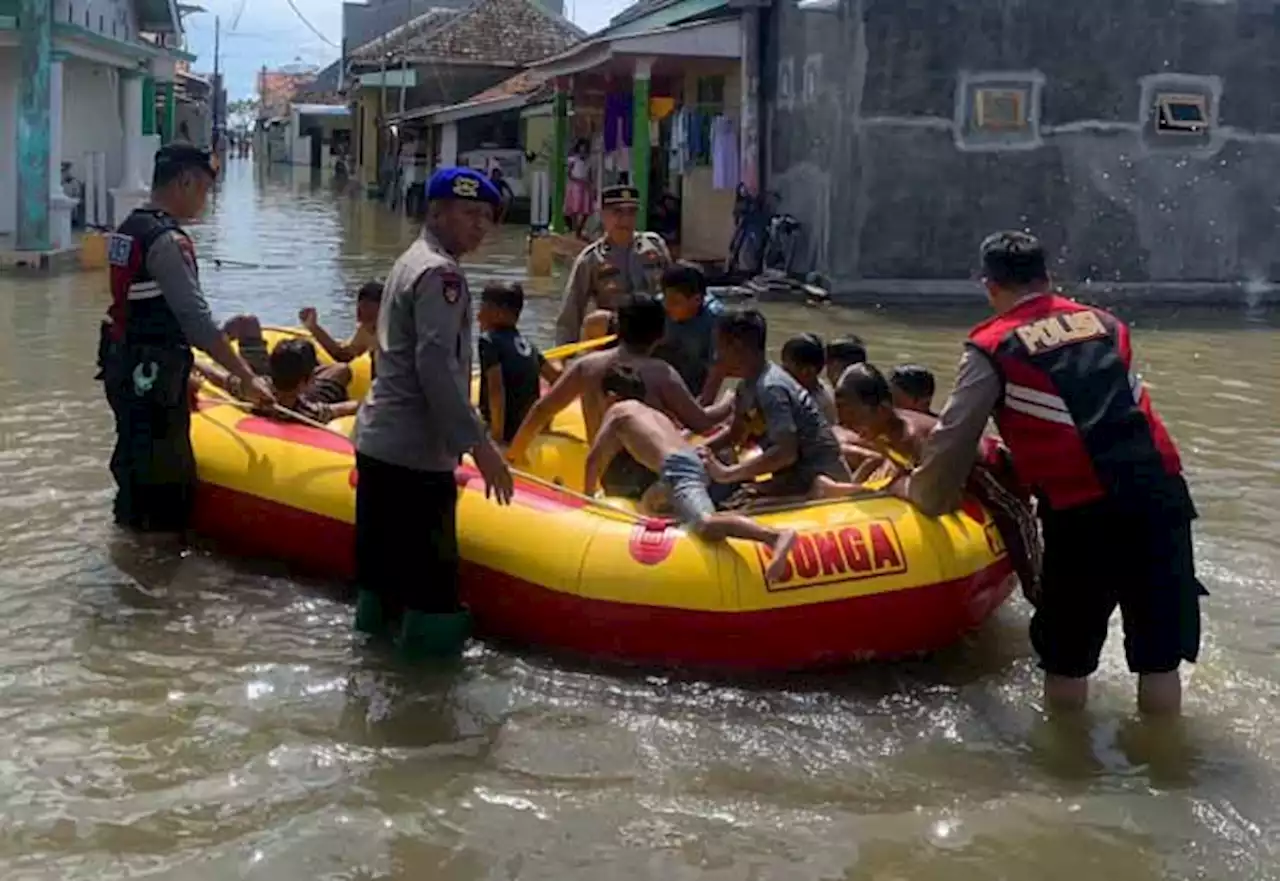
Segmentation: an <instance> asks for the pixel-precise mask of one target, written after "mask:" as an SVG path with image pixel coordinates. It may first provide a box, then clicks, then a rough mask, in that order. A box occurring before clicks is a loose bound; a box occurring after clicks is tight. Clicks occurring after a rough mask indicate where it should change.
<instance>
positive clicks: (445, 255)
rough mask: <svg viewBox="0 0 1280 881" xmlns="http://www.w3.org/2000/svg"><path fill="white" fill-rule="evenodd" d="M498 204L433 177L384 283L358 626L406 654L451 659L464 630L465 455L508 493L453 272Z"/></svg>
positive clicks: (460, 286)
mask: <svg viewBox="0 0 1280 881" xmlns="http://www.w3.org/2000/svg"><path fill="white" fill-rule="evenodd" d="M501 201H502V200H501V196H500V195H499V193H498V190H497V188H495V187H494V186H493V183H492V182H491V181H490V180H489V178H488V177H487V176H485V175H483V174H481V173H480V172H478V171H474V170H472V169H469V168H446V169H442V170H440V171H438V172H436V173H435V174H434V175H433V176H432V177H431V180H430V181H429V182H428V184H427V208H426V221H425V223H424V225H423V228H422V234H421V235H420V236H419V237H418V238H417V240H416V241H414V243H413V244H412V245H410V246H409V249H408V250H407V251H405V252H404V254H402V255H401V256H400V259H399V260H397V261H396V264H395V266H394V267H393V268H392V270H391V275H390V276H389V277H388V278H387V282H386V287H385V290H384V292H383V298H382V307H381V309H380V310H379V312H378V324H377V364H378V375H377V378H376V379H375V380H374V382H373V388H372V389H370V391H369V396H368V397H367V398H366V399H365V403H364V406H363V407H361V408H360V414H359V417H358V419H357V422H356V471H357V478H356V580H357V582H358V587H359V596H358V599H357V604H356V621H355V624H356V628H357V629H358V630H360V631H362V632H365V633H370V634H384V633H387V634H393V635H395V638H396V640H397V643H398V645H399V646H400V648H401V650H402V651H403V652H405V653H406V654H407V655H409V656H410V657H428V656H436V657H440V656H444V657H448V656H453V655H456V654H458V653H459V652H461V650H462V647H463V645H464V643H465V641H466V639H467V637H468V635H469V634H470V616H469V615H468V614H467V612H466V610H465V609H464V608H463V607H462V605H461V602H460V599H459V595H458V536H457V522H456V508H457V504H458V484H457V482H456V478H455V473H454V472H455V470H456V469H457V467H458V464H459V461H460V459H461V456H462V455H463V454H464V453H470V454H471V456H472V457H473V458H474V460H475V464H476V467H477V468H478V469H479V471H480V474H481V476H482V477H483V479H484V483H485V494H486V495H493V496H494V497H496V499H497V501H498V503H499V504H507V503H509V502H510V500H511V495H512V489H513V484H512V476H511V471H510V469H509V468H508V467H507V464H506V461H505V460H504V459H503V456H502V453H501V452H499V450H498V448H497V447H496V446H495V445H494V442H493V440H492V439H491V438H490V437H489V433H488V430H487V429H486V428H485V425H484V422H483V421H482V420H481V418H480V415H479V414H478V413H477V412H476V411H475V409H474V408H473V407H472V406H471V394H470V389H471V293H470V291H469V289H468V287H467V279H466V276H465V275H463V272H462V269H461V268H460V267H459V265H458V260H459V258H461V257H462V255H464V254H466V253H469V252H471V251H474V250H475V249H476V248H478V247H479V246H480V243H481V242H482V241H483V240H484V237H485V235H486V234H487V233H488V232H489V229H490V227H491V226H492V225H493V218H494V213H495V212H496V211H497V210H498V208H499V206H500V204H501Z"/></svg>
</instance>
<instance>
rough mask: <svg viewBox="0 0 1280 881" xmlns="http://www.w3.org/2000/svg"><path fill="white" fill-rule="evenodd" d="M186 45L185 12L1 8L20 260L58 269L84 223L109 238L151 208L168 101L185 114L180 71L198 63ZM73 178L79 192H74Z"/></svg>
mask: <svg viewBox="0 0 1280 881" xmlns="http://www.w3.org/2000/svg"><path fill="white" fill-rule="evenodd" d="M181 37H182V22H181V19H180V16H179V11H178V6H177V4H176V3H175V2H173V0H93V2H87V0H0V252H5V253H6V254H7V255H9V256H8V259H10V260H11V261H18V262H26V263H33V264H37V265H38V264H41V263H44V262H47V259H48V257H49V256H50V255H53V254H57V253H58V252H61V251H65V250H67V249H70V248H72V247H73V246H74V242H73V240H72V232H71V229H72V227H71V222H72V217H73V215H74V216H75V217H76V218H77V219H78V220H82V221H83V222H84V223H86V224H88V225H100V226H109V225H113V224H115V223H118V222H119V221H120V220H122V219H123V218H124V216H125V215H126V214H128V212H129V211H130V210H132V209H133V207H135V206H136V205H138V204H140V203H141V202H142V201H143V200H144V199H145V198H146V196H147V192H148V190H149V183H150V182H149V177H150V168H151V159H152V155H153V154H154V151H155V149H156V148H157V147H158V146H159V142H160V136H159V134H158V127H157V120H156V107H157V104H158V103H159V102H158V100H157V93H158V92H159V93H160V94H161V95H163V96H164V98H165V100H164V102H163V104H164V106H166V107H175V106H176V99H175V98H174V91H175V86H174V81H175V79H176V78H177V70H176V65H177V62H178V61H180V60H186V61H190V60H192V56H190V55H188V54H186V53H185V52H183V51H182V50H181V49H180V48H177V47H179V46H181V44H182V41H181ZM64 168H65V171H66V174H67V176H68V177H70V178H74V179H75V181H76V182H77V186H74V187H72V186H69V185H68V186H64V183H63V177H64ZM69 191H70V192H73V193H75V195H69V194H68V193H69ZM15 255H16V256H15ZM23 255H27V256H23Z"/></svg>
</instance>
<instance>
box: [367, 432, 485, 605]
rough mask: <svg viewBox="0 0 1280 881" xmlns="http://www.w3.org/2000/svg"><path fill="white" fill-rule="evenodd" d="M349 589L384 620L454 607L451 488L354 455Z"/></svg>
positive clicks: (454, 488)
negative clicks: (352, 583)
mask: <svg viewBox="0 0 1280 881" xmlns="http://www.w3.org/2000/svg"><path fill="white" fill-rule="evenodd" d="M356 471H357V475H358V476H357V480H356V583H357V585H358V586H359V588H360V589H361V590H367V591H371V592H373V593H375V594H377V595H378V596H379V597H380V598H381V599H382V602H383V608H384V610H385V612H386V613H387V614H389V615H396V614H399V613H402V612H405V611H416V612H426V613H429V614H443V613H449V612H456V611H458V610H459V609H460V608H461V604H460V603H459V600H458V516H457V511H458V484H457V482H456V481H455V479H454V474H453V472H452V471H444V472H440V471H415V470H414V469H412V468H404V467H401V466H399V465H392V464H390V463H389V462H383V461H381V460H380V459H374V458H371V457H369V456H365V455H361V454H360V453H357V454H356Z"/></svg>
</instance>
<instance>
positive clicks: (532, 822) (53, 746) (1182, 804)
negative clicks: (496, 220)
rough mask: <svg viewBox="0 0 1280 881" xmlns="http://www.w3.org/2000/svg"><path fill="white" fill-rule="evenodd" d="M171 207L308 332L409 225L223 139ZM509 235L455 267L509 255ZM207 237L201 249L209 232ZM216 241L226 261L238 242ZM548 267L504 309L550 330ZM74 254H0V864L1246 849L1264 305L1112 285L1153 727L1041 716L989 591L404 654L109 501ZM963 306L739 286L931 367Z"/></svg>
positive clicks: (731, 871) (1023, 864)
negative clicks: (1158, 544) (1190, 511)
mask: <svg viewBox="0 0 1280 881" xmlns="http://www.w3.org/2000/svg"><path fill="white" fill-rule="evenodd" d="M195 234H196V237H197V240H198V243H199V248H200V251H201V253H202V254H204V255H205V256H206V265H205V268H204V280H205V283H206V285H207V287H208V290H209V294H210V298H211V300H212V301H213V303H214V305H215V310H216V312H217V313H218V314H219V315H222V316H226V315H229V314H231V313H232V312H234V311H243V310H250V311H255V312H258V313H259V314H261V315H262V316H263V317H264V318H265V319H266V320H268V321H272V322H278V323H293V322H294V321H295V320H296V314H297V310H298V308H299V307H301V306H303V305H316V306H317V307H319V308H320V311H321V318H322V320H323V321H324V322H325V323H326V324H327V325H329V326H332V327H333V328H335V329H338V330H341V329H343V328H345V327H346V326H349V325H350V323H351V322H352V321H353V320H354V311H355V304H354V296H353V293H352V292H353V291H354V290H355V288H356V287H357V286H358V285H359V283H360V282H362V281H363V280H364V279H365V278H367V277H370V276H376V275H383V274H385V273H386V271H387V269H388V268H389V266H390V263H391V261H392V260H393V259H394V258H395V256H396V255H397V254H398V252H399V251H400V249H401V248H402V247H403V246H404V245H405V244H406V243H407V242H408V241H409V240H410V239H411V238H412V236H413V235H414V234H415V230H414V229H413V227H412V226H411V225H410V224H408V223H407V222H405V221H403V220H401V219H400V218H397V217H394V216H391V215H388V214H387V213H386V212H384V211H382V210H381V209H380V208H379V207H378V206H376V205H374V204H372V203H369V202H367V201H365V200H363V199H345V198H335V196H334V193H333V191H332V189H331V187H330V186H329V184H328V182H327V181H324V180H321V181H319V182H316V183H313V182H312V181H311V179H310V176H309V175H306V176H305V177H300V176H298V175H296V174H294V173H292V172H291V171H290V170H277V169H272V170H270V171H269V172H259V173H258V174H257V176H256V177H255V173H254V171H253V170H252V167H251V166H250V165H249V164H248V163H244V162H239V161H233V162H231V163H230V164H229V167H228V174H227V179H226V181H225V183H224V185H223V188H222V191H221V192H220V193H219V196H218V200H217V205H216V207H215V210H214V212H213V213H212V214H211V216H210V217H209V218H208V219H207V220H206V222H205V223H203V224H201V225H200V226H199V227H198V228H197V229H196V230H195ZM523 248H524V245H523V240H522V237H521V234H520V232H519V231H517V230H509V231H504V232H503V233H502V234H501V235H499V236H498V237H496V239H495V241H494V242H493V243H491V244H490V246H489V247H487V248H486V250H485V251H484V252H482V253H481V254H479V255H476V256H475V257H474V258H473V260H472V261H471V267H472V268H471V271H472V273H473V277H474V278H476V279H477V280H483V279H484V278H486V277H519V276H520V274H521V273H522V272H523V265H524V251H523ZM212 257H219V258H222V259H223V260H225V261H227V262H226V263H225V264H224V267H223V268H222V269H218V268H215V267H214V266H213V265H212V264H210V263H209V262H208V258H212ZM233 261H234V262H235V263H238V264H248V265H249V266H250V267H260V266H265V267H266V268H245V267H244V266H239V267H237V266H235V265H233V264H232V262H233ZM557 283H558V282H557V281H556V280H552V281H549V282H546V283H540V284H535V285H533V286H532V287H533V290H534V292H535V294H536V295H535V296H533V297H531V298H530V301H529V305H528V307H527V308H526V315H525V319H524V322H523V323H524V325H525V329H526V330H527V331H528V332H530V333H531V335H532V336H534V337H535V338H537V339H538V340H539V341H545V340H547V339H549V338H550V336H551V332H552V324H553V321H554V316H555V312H556V307H557V305H558V304H557V300H556V286H557ZM105 305H106V295H105V285H104V282H103V279H102V278H101V277H97V276H72V277H63V278H57V279H53V280H47V281H31V280H22V279H14V278H12V277H7V276H0V403H2V404H3V407H0V486H3V487H4V490H3V492H2V493H0V558H2V559H3V560H4V561H5V566H4V567H3V568H0V697H2V698H3V699H2V700H0V786H3V787H4V791H5V792H6V793H7V794H8V800H7V802H6V811H5V820H6V822H5V823H4V824H3V825H0V875H2V876H3V877H4V878H5V879H6V881H8V879H45V878H57V879H81V878H84V879H89V878H92V879H101V878H111V877H122V876H125V875H127V874H131V873H132V874H136V875H142V874H147V875H149V876H151V877H156V878H175V879H177V878H180V879H183V881H188V879H206V878H207V879H219V881H220V879H225V878H229V877H238V878H253V879H257V878H262V879H271V881H285V879H294V878H297V879H303V878H306V879H313V878H332V879H339V878H342V879H352V878H366V879H371V878H389V879H390V878H394V879H415V881H416V879H421V878H439V879H498V878H521V879H539V878H546V879H555V881H569V879H584V881H586V879H591V881H596V879H599V878H603V877H608V878H617V879H628V878H636V879H641V878H644V879H648V878H672V879H675V878H709V879H751V878H759V879H775V878H778V879H789V878H803V879H819V878H831V879H868V881H921V879H934V878H938V879H942V878H945V879H947V881H955V879H984V881H986V879H991V881H994V879H1008V878H1035V879H1064V881H1068V879H1069V881H1078V879H1079V878H1082V877H1097V878H1125V879H1127V881H1128V879H1133V881H1143V879H1156V878H1160V879H1179V878H1248V879H1265V878H1269V877H1275V873H1276V869H1275V858H1274V848H1275V843H1276V841H1277V839H1278V836H1280V811H1278V810H1277V808H1276V804H1277V802H1278V800H1277V796H1280V771H1278V770H1277V758H1278V757H1280V731H1278V730H1277V729H1276V726H1275V725H1274V719H1275V718H1276V714H1277V710H1278V709H1280V672H1278V671H1277V669H1276V665H1275V657H1276V651H1277V646H1280V615H1277V614H1276V612H1275V600H1274V596H1275V572H1276V569H1277V564H1278V563H1280V546H1278V544H1277V539H1276V536H1275V530H1274V525H1273V524H1274V514H1273V512H1274V511H1275V509H1276V507H1277V506H1278V505H1280V435H1278V434H1277V432H1276V430H1275V419H1274V413H1275V412H1276V410H1277V405H1280V361H1277V359H1276V358H1275V355H1274V353H1275V350H1276V342H1277V334H1276V330H1277V328H1276V318H1275V316H1274V314H1270V313H1268V314H1256V313H1255V314H1248V315H1241V314H1239V313H1232V312H1218V311H1214V310H1205V309H1198V310H1188V309H1186V308H1176V309H1162V310H1129V309H1123V310H1121V311H1122V313H1123V314H1124V315H1125V316H1126V317H1128V318H1129V319H1130V320H1131V321H1132V322H1133V324H1134V325H1135V327H1136V333H1137V338H1136V344H1137V347H1138V357H1139V360H1140V367H1141V369H1142V371H1143V372H1144V373H1145V375H1146V379H1147V381H1148V384H1149V385H1150V386H1151V387H1152V388H1153V394H1154V395H1155V398H1156V401H1157V404H1158V405H1159V406H1160V408H1161V410H1162V411H1163V413H1164V414H1165V416H1166V418H1167V420H1168V422H1169V423H1170V425H1171V427H1172V429H1173V431H1174V432H1175V435H1176V436H1177V437H1178V439H1179V440H1180V441H1181V443H1182V446H1183V450H1184V453H1185V455H1186V459H1187V462H1188V466H1189V469H1190V472H1191V478H1192V482H1193V485H1194V488H1195V492H1196V497H1197V501H1198V503H1199V506H1200V509H1201V513H1202V515H1203V519H1202V521H1201V522H1200V524H1199V529H1198V534H1197V538H1198V544H1197V550H1198V553H1199V554H1200V557H1201V560H1202V563H1203V566H1202V575H1203V576H1204V580H1205V581H1206V582H1207V584H1208V586H1209V588H1210V590H1211V591H1212V592H1213V594H1214V595H1213V597H1212V598H1211V599H1210V600H1209V601H1208V603H1207V604H1206V611H1207V627H1206V631H1207V632H1206V651H1205V653H1204V661H1203V663H1202V664H1201V665H1200V666H1199V667H1198V668H1196V670H1195V671H1194V673H1193V675H1192V677H1191V680H1190V684H1189V689H1188V708H1189V712H1190V714H1191V716H1190V719H1189V721H1188V722H1187V724H1186V726H1185V727H1183V728H1181V729H1172V730H1171V729H1168V728H1152V727H1150V726H1148V725H1145V724H1144V723H1142V722H1141V721H1139V720H1136V719H1133V718H1132V717H1131V716H1130V708H1131V707H1132V697H1133V696H1132V693H1131V688H1132V685H1131V683H1130V681H1129V677H1128V675H1127V673H1126V671H1125V669H1124V661H1123V657H1122V652H1121V650H1120V645H1119V641H1118V636H1119V634H1118V633H1117V634H1116V637H1117V639H1115V640H1113V642H1112V644H1111V646H1110V647H1109V649H1108V652H1107V654H1106V656H1105V658H1104V663H1103V669H1102V671H1101V675H1100V681H1099V683H1098V687H1097V690H1096V693H1097V703H1096V705H1095V707H1094V711H1093V714H1092V715H1090V716H1087V717H1084V718H1082V719H1080V720H1077V721H1076V722H1075V723H1066V724H1063V723H1059V722H1058V721H1057V720H1054V721H1053V722H1050V721H1047V720H1046V719H1045V718H1044V717H1043V715H1042V713H1041V712H1040V709H1039V706H1038V703H1039V694H1038V678H1037V672H1036V670H1035V668H1034V662H1033V660H1032V658H1031V656H1030V650H1029V647H1028V645H1027V641H1026V635H1025V626H1026V613H1025V611H1024V609H1023V608H1022V607H1021V606H1019V605H1016V604H1015V605H1011V606H1010V607H1008V608H1006V609H1005V610H1003V611H1002V612H1001V614H1000V615H999V616H997V618H996V620H994V621H993V622H992V623H991V624H990V625H989V626H988V627H987V628H985V629H984V630H983V631H982V632H980V633H978V634H975V635H974V636H973V637H972V638H971V639H969V640H967V641H966V642H965V643H964V644H962V645H960V646H957V647H955V648H954V649H952V650H950V651H948V652H945V653H943V654H941V655H939V656H937V657H934V658H931V659H927V660H922V661H918V662H913V663H908V664H899V665H877V666H870V667H865V668H861V669H858V670H856V671H853V672H849V673H844V674H841V675H837V676H832V675H827V676H816V677H815V676H811V677H785V678H781V679H774V680H771V681H760V682H750V683H740V682H724V681H703V680H700V679H697V678H695V677H688V676H678V675H660V676H659V675H653V674H652V673H647V672H644V671H635V670H618V669H612V668H610V669H602V668H599V667H596V666H593V665H588V664H582V663H574V662H567V661H565V660H564V659H556V658H548V657H544V656H541V655H538V654H536V653H521V652H514V651H510V650H508V649H506V648H503V647H499V646H477V647H476V648H475V649H474V650H473V651H472V652H471V654H470V655H469V656H468V657H467V658H466V659H465V661H464V663H462V664H461V665H459V666H457V667H455V668H452V669H442V670H434V671H416V670H406V669H403V668H400V667H398V666H397V665H396V664H395V662H394V661H393V660H392V659H391V658H389V657H388V656H387V655H386V654H385V653H383V652H379V651H376V650H364V649H361V648H360V647H358V646H357V645H356V644H355V642H354V640H353V638H352V636H351V633H350V629H349V617H350V612H349V609H348V608H347V607H346V606H345V605H344V604H343V603H342V601H341V600H342V597H341V592H340V590H338V589H336V588H335V587H334V586H332V585H325V584H320V583H316V582H307V581H300V580H298V579H296V578H293V577H291V576H289V575H288V574H287V573H285V572H283V571H281V570H278V569H276V568H274V567H272V566H269V565H264V564H261V563H252V564H250V563H244V562H240V561H233V560H229V559H227V558H225V557H223V556H220V555H218V554H217V553H216V552H214V551H212V550H210V549H203V548H201V549H196V550H194V551H190V552H187V553H184V554H177V553H174V552H173V551H171V550H169V549H165V548H162V547H160V548H157V547H154V546H151V545H145V544H140V543H138V542H137V541H136V540H134V539H130V538H127V537H124V536H120V535H117V534H116V533H115V532H114V531H113V530H112V529H111V528H110V527H109V526H108V517H107V512H108V509H109V500H110V487H109V478H108V476H107V472H106V468H105V462H106V458H107V453H108V448H109V444H110V434H109V429H110V423H109V417H108V415H107V412H106V408H105V406H104V405H103V404H102V401H101V390H100V388H99V387H98V386H97V385H96V384H95V383H93V381H92V375H93V366H92V359H93V353H94V352H95V351H96V334H97V321H98V319H99V316H100V315H101V313H102V311H103V310H104V308H105ZM981 311H982V310H981V308H980V304H975V308H974V309H972V310H959V311H957V310H938V309H928V310H923V311H921V310H903V309H898V308H867V309H857V310H852V309H836V308H822V309H807V308H804V307H788V306H781V305H770V306H768V307H767V312H768V314H769V316H770V319H771V335H772V338H773V341H774V343H775V345H780V344H781V342H782V340H783V339H785V337H786V336H787V335H788V334H789V333H793V332H797V331H799V330H801V329H817V330H819V331H820V332H821V333H823V334H824V335H828V336H833V335H836V334H840V333H846V332H856V333H858V334H860V335H862V336H863V337H864V338H865V339H866V340H867V341H868V342H869V344H870V346H871V351H872V356H873V358H874V359H875V360H877V361H879V362H881V363H886V364H891V363H895V362H898V361H905V360H911V361H917V362H921V363H924V364H926V365H929V366H930V367H932V368H934V369H936V370H937V371H938V372H939V375H940V379H941V381H942V382H944V383H945V382H946V381H947V380H948V379H949V377H950V375H951V372H952V370H953V365H954V363H955V359H956V357H957V355H958V346H959V340H960V338H961V335H962V332H963V329H964V328H965V327H967V325H968V323H970V322H971V321H972V320H974V319H975V318H976V317H978V316H980V315H981Z"/></svg>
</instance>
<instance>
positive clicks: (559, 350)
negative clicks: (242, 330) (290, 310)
mask: <svg viewBox="0 0 1280 881" xmlns="http://www.w3.org/2000/svg"><path fill="white" fill-rule="evenodd" d="M262 330H263V331H264V332H269V333H279V334H284V335H285V336H291V337H304V338H306V339H311V334H309V333H308V332H307V331H305V330H302V329H301V328H297V327H276V326H274V325H266V324H264V325H263V326H262ZM617 339H618V336H617V334H610V335H609V336H602V337H596V338H595V339H593V340H586V341H584V342H580V343H566V344H565V345H563V346H556V347H554V348H551V349H547V350H546V351H545V352H543V353H542V357H544V358H546V359H547V360H548V361H563V360H565V359H566V358H572V357H574V356H575V355H581V354H582V353H584V352H591V351H594V350H595V349H602V348H604V347H605V346H607V345H609V344H610V343H612V342H615V341H616V340H617Z"/></svg>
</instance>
